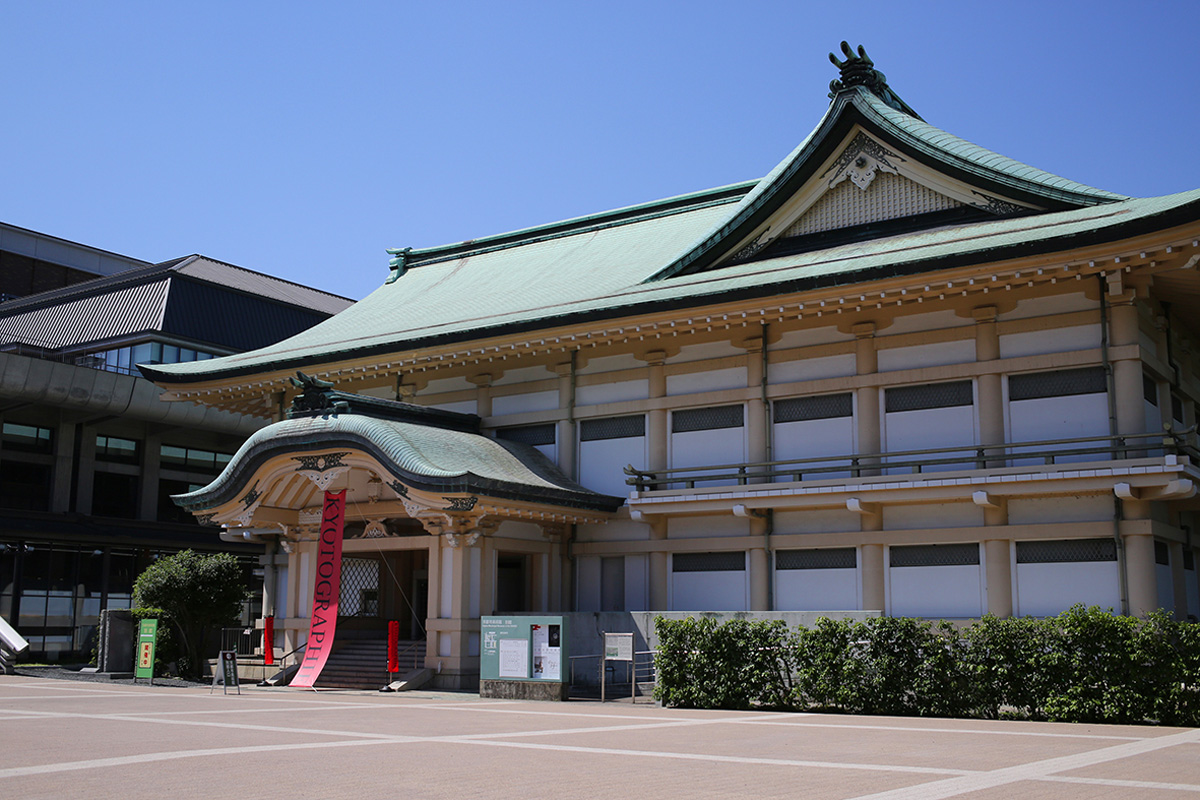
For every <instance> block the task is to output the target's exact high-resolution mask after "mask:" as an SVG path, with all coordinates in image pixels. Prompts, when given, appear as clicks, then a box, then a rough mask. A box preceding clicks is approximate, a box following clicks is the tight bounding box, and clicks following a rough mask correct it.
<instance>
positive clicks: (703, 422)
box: [671, 406, 744, 433]
mask: <svg viewBox="0 0 1200 800" xmlns="http://www.w3.org/2000/svg"><path fill="white" fill-rule="evenodd" d="M742 420H743V417H742V407H741V406H717V407H715V408H687V409H683V410H681V411H676V412H675V413H673V414H671V432H672V433H687V432H688V431H715V430H719V429H720V428H740V427H742V425H743V424H744V423H743V421H742Z"/></svg>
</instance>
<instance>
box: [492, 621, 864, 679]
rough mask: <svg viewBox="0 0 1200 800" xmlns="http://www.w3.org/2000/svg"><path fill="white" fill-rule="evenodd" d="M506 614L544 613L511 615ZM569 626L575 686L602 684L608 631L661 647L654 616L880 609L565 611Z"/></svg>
mask: <svg viewBox="0 0 1200 800" xmlns="http://www.w3.org/2000/svg"><path fill="white" fill-rule="evenodd" d="M506 616H514V617H521V616H541V614H540V613H539V614H538V615H533V614H512V615H506ZM562 616H563V619H564V621H565V622H566V625H567V648H568V655H569V657H570V660H571V662H572V664H573V665H574V667H575V673H574V678H573V679H572V675H571V666H572V664H568V665H566V669H567V675H566V676H565V677H566V678H567V679H568V681H570V682H571V683H572V684H573V685H575V686H599V682H600V679H599V664H600V661H599V657H600V654H601V653H602V652H603V650H604V634H605V633H632V634H634V636H633V649H634V650H635V651H637V652H642V651H648V650H656V649H658V637H657V636H656V635H655V633H654V619H655V617H665V618H666V619H686V618H688V617H697V618H704V619H715V620H716V621H717V622H718V623H722V622H726V621H728V620H731V619H747V620H776V619H778V620H783V621H784V623H786V624H787V626H788V627H789V628H799V627H804V628H811V627H813V626H814V625H816V623H817V620H818V619H820V618H821V617H829V618H830V619H853V620H865V619H868V618H870V617H878V616H880V612H878V611H575V612H572V613H568V614H563V615H562Z"/></svg>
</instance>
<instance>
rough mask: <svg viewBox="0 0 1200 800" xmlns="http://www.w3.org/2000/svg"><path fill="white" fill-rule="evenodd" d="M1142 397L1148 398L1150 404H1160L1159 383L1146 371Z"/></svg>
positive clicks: (1143, 377)
mask: <svg viewBox="0 0 1200 800" xmlns="http://www.w3.org/2000/svg"><path fill="white" fill-rule="evenodd" d="M1142 397H1144V398H1146V402H1147V403H1149V404H1150V405H1152V406H1155V407H1157V406H1158V384H1157V383H1155V382H1154V378H1151V377H1150V376H1149V375H1147V374H1145V373H1142Z"/></svg>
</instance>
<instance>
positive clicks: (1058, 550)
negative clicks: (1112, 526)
mask: <svg viewBox="0 0 1200 800" xmlns="http://www.w3.org/2000/svg"><path fill="white" fill-rule="evenodd" d="M1116 560H1117V546H1116V544H1115V543H1114V542H1113V540H1112V539H1055V540H1051V541H1045V542H1017V563H1018V564H1067V563H1073V562H1083V561H1116Z"/></svg>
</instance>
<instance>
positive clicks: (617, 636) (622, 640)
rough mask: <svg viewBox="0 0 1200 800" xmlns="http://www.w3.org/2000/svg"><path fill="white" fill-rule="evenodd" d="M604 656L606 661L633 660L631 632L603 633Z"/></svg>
mask: <svg viewBox="0 0 1200 800" xmlns="http://www.w3.org/2000/svg"><path fill="white" fill-rule="evenodd" d="M604 658H605V660H607V661H633V634H632V633H605V634H604Z"/></svg>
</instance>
